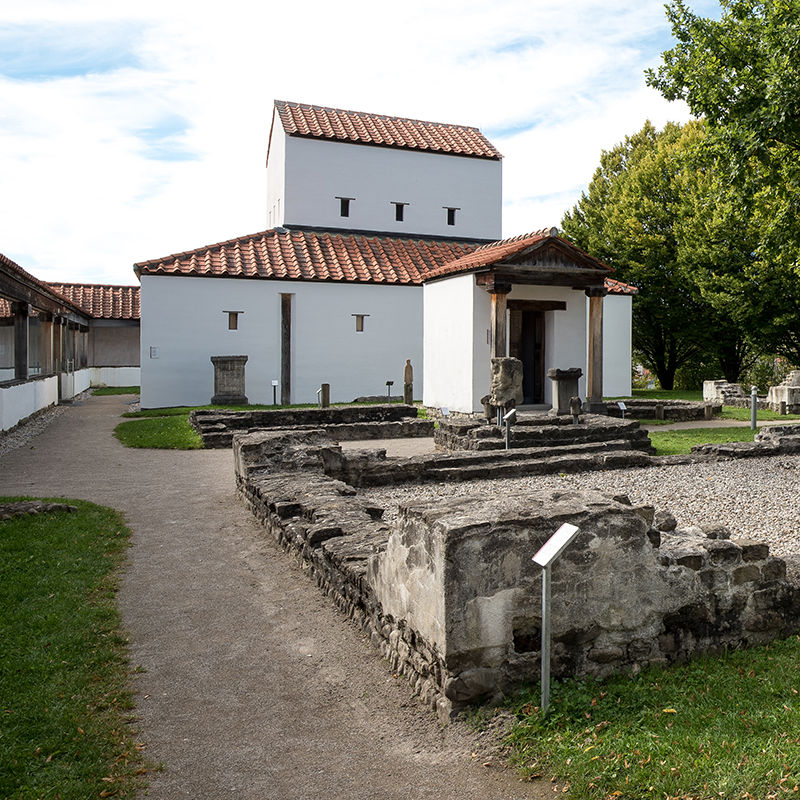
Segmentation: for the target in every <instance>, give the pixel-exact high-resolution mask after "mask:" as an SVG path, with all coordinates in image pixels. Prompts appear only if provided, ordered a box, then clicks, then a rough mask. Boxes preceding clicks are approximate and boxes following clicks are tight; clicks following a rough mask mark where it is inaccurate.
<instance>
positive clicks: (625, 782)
mask: <svg viewBox="0 0 800 800" xmlns="http://www.w3.org/2000/svg"><path fill="white" fill-rule="evenodd" d="M798 659H800V644H799V643H798V639H797V638H796V637H792V638H791V639H788V640H786V641H783V642H776V643H774V644H772V645H771V646H769V647H765V648H756V649H753V650H744V651H736V652H729V653H727V654H725V655H724V656H722V657H718V658H710V657H709V658H703V659H699V660H697V661H694V662H692V663H691V664H689V665H687V666H683V667H678V668H673V669H671V670H668V671H658V670H651V671H648V672H645V673H642V674H641V675H640V676H639V677H637V678H635V679H631V678H630V677H615V678H612V679H609V680H607V681H604V682H602V683H598V682H594V681H585V682H580V681H568V682H565V683H555V684H554V686H553V689H552V690H551V706H550V713H549V714H548V716H547V717H545V718H543V717H542V716H541V714H540V711H539V708H538V707H537V706H538V703H539V691H538V689H536V690H531V691H530V692H529V693H528V694H527V695H523V696H521V697H520V698H518V699H517V700H515V701H514V702H513V703H512V704H511V706H512V708H513V710H514V711H515V712H516V715H517V723H516V725H515V726H514V727H513V729H512V730H511V732H510V734H509V736H508V739H507V744H508V745H509V747H510V749H511V760H512V763H514V764H515V765H516V766H517V767H518V768H519V769H520V770H522V772H523V774H524V775H525V776H527V777H534V776H537V775H539V774H542V773H546V774H550V775H552V776H553V777H554V778H555V779H556V781H557V783H558V784H559V787H558V789H555V787H554V791H559V793H561V791H569V796H570V797H575V798H581V800H601V799H603V800H604V799H605V798H612V797H613V798H621V800H633V799H634V798H635V799H636V800H638V799H639V798H662V799H663V798H667V799H669V798H672V799H673V800H678V798H680V800H711V798H720V797H722V798H726V800H733V799H734V798H751V800H752V798H770V797H783V796H784V794H785V795H787V796H791V797H796V796H798V795H797V793H798V792H800V788H797V787H798V784H800V747H798V744H799V743H800V694H798V691H800V673H798V670H797V662H798ZM566 786H568V787H569V789H568V790H567V789H566V788H565V787H566Z"/></svg>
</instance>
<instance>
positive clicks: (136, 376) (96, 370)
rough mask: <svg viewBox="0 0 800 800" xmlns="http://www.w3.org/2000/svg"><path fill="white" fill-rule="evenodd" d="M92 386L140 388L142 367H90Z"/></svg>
mask: <svg viewBox="0 0 800 800" xmlns="http://www.w3.org/2000/svg"><path fill="white" fill-rule="evenodd" d="M89 374H90V380H91V385H92V386H138V385H139V381H140V380H141V368H140V367H90V368H89Z"/></svg>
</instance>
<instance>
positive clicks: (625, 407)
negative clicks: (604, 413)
mask: <svg viewBox="0 0 800 800" xmlns="http://www.w3.org/2000/svg"><path fill="white" fill-rule="evenodd" d="M617 406H618V407H619V410H620V411H621V412H622V419H625V412H626V411H627V410H628V407H627V406H626V405H625V403H623V402H622V400H620V401H619V402H618V403H617Z"/></svg>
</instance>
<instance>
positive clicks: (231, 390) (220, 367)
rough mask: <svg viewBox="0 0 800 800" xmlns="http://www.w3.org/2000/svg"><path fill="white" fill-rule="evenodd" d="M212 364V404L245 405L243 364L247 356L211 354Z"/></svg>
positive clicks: (246, 401)
mask: <svg viewBox="0 0 800 800" xmlns="http://www.w3.org/2000/svg"><path fill="white" fill-rule="evenodd" d="M211 363H212V364H213V365H214V396H213V397H212V398H211V405H212V406H228V405H230V406H246V405H247V404H248V400H247V397H246V396H245V393H244V365H245V364H246V363H247V356H211Z"/></svg>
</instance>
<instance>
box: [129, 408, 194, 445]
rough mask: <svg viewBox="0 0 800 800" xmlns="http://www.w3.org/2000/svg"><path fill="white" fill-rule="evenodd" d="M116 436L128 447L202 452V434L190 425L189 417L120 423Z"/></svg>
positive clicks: (179, 416) (185, 415) (151, 418)
mask: <svg viewBox="0 0 800 800" xmlns="http://www.w3.org/2000/svg"><path fill="white" fill-rule="evenodd" d="M114 436H116V437H117V439H119V440H120V441H121V442H122V444H124V445H125V446H126V447H149V448H155V449H157V450H200V449H202V447H203V442H202V440H201V439H200V434H198V433H197V431H196V430H195V429H194V428H193V427H192V426H191V425H190V424H189V415H188V414H181V415H176V416H167V417H150V418H144V419H136V420H129V421H127V422H120V424H119V425H117V427H116V428H115V429H114Z"/></svg>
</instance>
